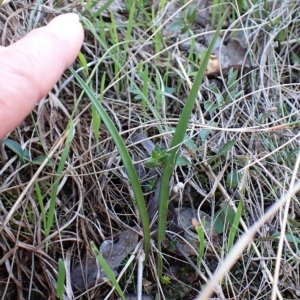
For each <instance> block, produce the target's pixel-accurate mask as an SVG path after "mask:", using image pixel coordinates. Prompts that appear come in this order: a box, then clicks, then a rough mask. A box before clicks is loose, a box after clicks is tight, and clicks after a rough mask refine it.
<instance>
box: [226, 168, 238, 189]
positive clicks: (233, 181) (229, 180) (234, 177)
mask: <svg viewBox="0 0 300 300" xmlns="http://www.w3.org/2000/svg"><path fill="white" fill-rule="evenodd" d="M239 181H240V174H239V173H238V172H237V171H236V170H233V171H231V172H230V173H229V174H228V175H227V177H226V186H227V187H229V188H231V189H235V188H236V187H237V186H238V184H239Z"/></svg>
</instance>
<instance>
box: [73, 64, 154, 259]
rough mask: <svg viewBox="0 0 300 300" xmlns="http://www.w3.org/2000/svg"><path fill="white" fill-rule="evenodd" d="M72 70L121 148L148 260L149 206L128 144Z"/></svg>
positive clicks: (119, 148)
mask: <svg viewBox="0 0 300 300" xmlns="http://www.w3.org/2000/svg"><path fill="white" fill-rule="evenodd" d="M71 71H72V73H73V75H74V77H75V78H76V80H77V81H78V82H79V84H80V85H81V87H82V88H83V90H84V91H85V93H86V95H87V96H88V97H89V98H90V100H91V102H92V103H93V105H94V106H95V108H96V109H97V111H98V113H99V114H100V117H101V119H102V121H103V122H104V124H105V125H106V127H107V129H108V131H109V133H110V135H111V137H112V138H113V140H114V142H115V144H116V147H117V148H118V150H119V154H120V156H121V158H122V161H123V163H124V167H125V169H126V172H127V175H128V178H129V180H130V183H131V186H132V189H133V192H134V196H135V201H136V203H137V206H138V209H139V213H140V218H141V221H142V226H143V232H144V247H145V256H146V260H147V258H148V254H149V250H150V229H149V228H150V227H149V218H148V213H147V208H146V204H145V199H144V195H143V192H142V189H141V185H140V181H139V178H138V176H137V174H136V171H135V169H134V166H133V164H132V160H131V158H130V155H129V153H128V151H127V148H126V146H125V145H124V142H123V140H122V138H121V137H120V135H119V132H118V130H117V129H116V127H115V125H114V123H113V122H112V120H111V119H110V117H109V115H108V114H107V113H106V111H105V110H104V108H103V107H102V105H101V103H99V101H98V100H97V98H96V97H95V95H94V94H93V92H92V91H91V90H90V89H89V88H88V86H87V85H86V84H85V82H84V81H83V80H82V79H81V78H80V76H78V75H77V73H76V72H75V71H74V70H72V69H71Z"/></svg>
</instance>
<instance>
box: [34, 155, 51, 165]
mask: <svg viewBox="0 0 300 300" xmlns="http://www.w3.org/2000/svg"><path fill="white" fill-rule="evenodd" d="M46 158H47V157H46V156H42V155H40V156H37V157H36V158H34V159H33V160H32V161H31V163H32V164H34V165H38V166H40V165H41V164H42V163H43V162H44V160H45V159H46ZM46 166H48V167H54V162H53V161H52V160H51V159H50V160H48V162H47V164H46Z"/></svg>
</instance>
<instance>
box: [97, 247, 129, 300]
mask: <svg viewBox="0 0 300 300" xmlns="http://www.w3.org/2000/svg"><path fill="white" fill-rule="evenodd" d="M91 249H92V252H93V254H94V256H95V257H96V259H97V261H98V263H99V264H100V266H101V267H102V269H103V271H104V272H105V274H106V275H107V277H108V279H109V280H110V281H111V283H112V284H113V286H114V287H115V289H116V291H117V292H118V294H119V295H120V297H121V298H122V300H126V298H125V296H124V294H123V291H122V289H121V287H120V285H119V283H118V281H117V279H116V277H115V275H114V272H113V271H112V269H111V268H110V266H109V264H108V263H107V261H106V260H105V258H104V257H103V255H102V254H101V253H100V251H99V250H98V248H97V247H96V246H95V244H94V243H93V242H91Z"/></svg>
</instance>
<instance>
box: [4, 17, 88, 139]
mask: <svg viewBox="0 0 300 300" xmlns="http://www.w3.org/2000/svg"><path fill="white" fill-rule="evenodd" d="M83 37H84V33H83V28H82V25H81V23H80V22H79V18H78V16H77V15H76V14H73V13H70V14H64V15H61V16H59V17H56V18H54V19H53V20H52V21H51V22H50V23H49V24H48V25H47V26H45V27H41V28H38V29H35V30H32V31H31V32H30V33H29V34H28V35H26V36H25V37H24V38H23V39H21V40H20V41H18V42H16V43H15V44H13V45H11V46H9V47H0V140H1V139H3V138H4V137H5V136H6V135H7V134H8V133H9V132H10V131H11V130H13V129H14V128H15V127H16V126H18V125H19V124H20V123H21V122H22V120H23V119H24V118H25V117H26V116H27V115H28V114H29V113H30V112H31V111H32V109H33V108H34V107H35V105H36V104H37V102H38V101H39V100H40V99H41V98H43V97H44V96H46V95H47V93H48V92H49V91H50V89H51V88H52V87H53V86H54V85H55V83H56V82H57V81H58V79H59V78H60V76H61V75H62V73H63V71H64V70H65V69H66V68H68V67H69V66H70V65H71V64H72V63H73V62H74V60H75V58H76V56H77V54H78V52H79V50H80V47H81V45H82V42H83Z"/></svg>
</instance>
